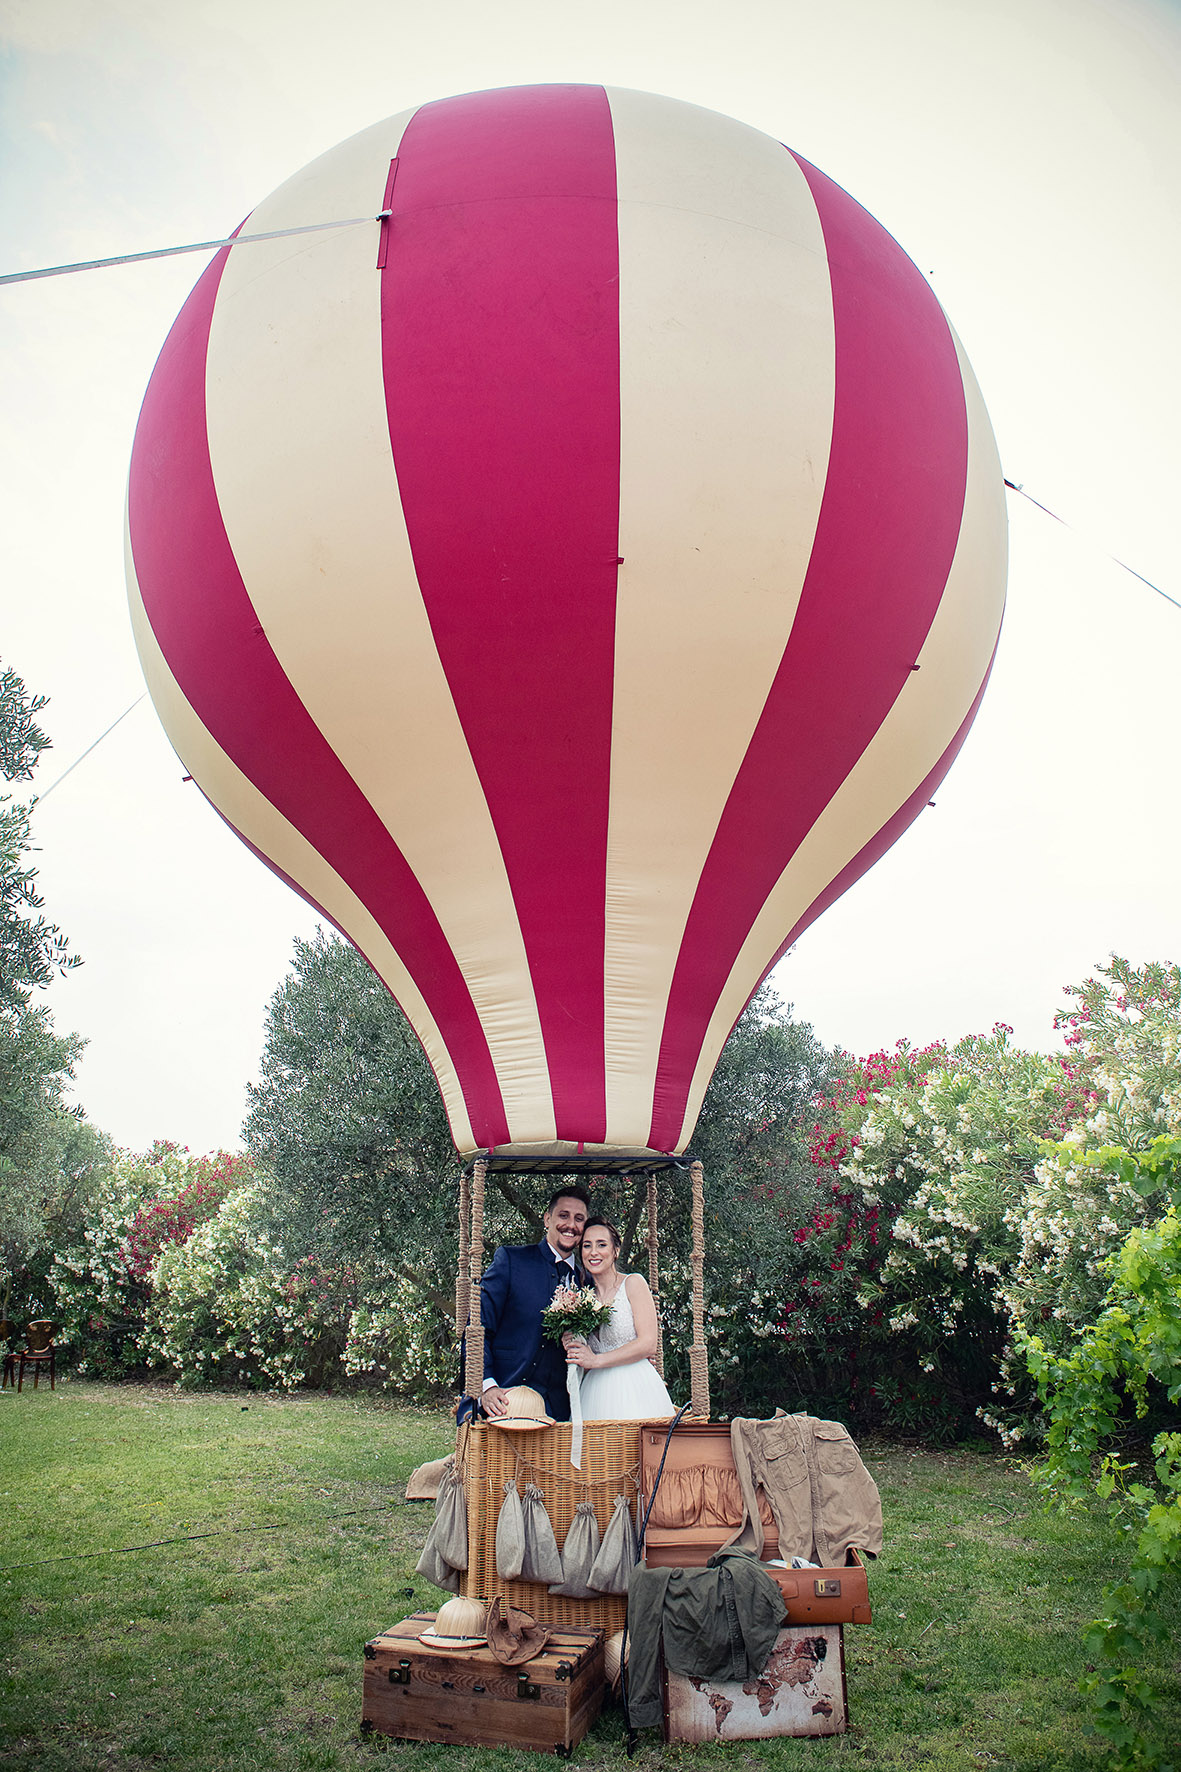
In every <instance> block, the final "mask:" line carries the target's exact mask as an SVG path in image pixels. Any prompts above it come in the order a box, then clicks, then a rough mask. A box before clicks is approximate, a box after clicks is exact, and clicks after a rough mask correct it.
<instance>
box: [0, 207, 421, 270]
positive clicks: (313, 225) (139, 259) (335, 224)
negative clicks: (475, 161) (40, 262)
mask: <svg viewBox="0 0 1181 1772" xmlns="http://www.w3.org/2000/svg"><path fill="white" fill-rule="evenodd" d="M389 214H390V212H389V210H388V209H383V210H381V211H380V212H379V213H378V214H377V215H354V216H350V217H349V219H348V220H347V221H330V222H307V223H305V224H304V226H303V227H299V228H274V229H272V231H271V232H270V233H269V234H230V235H229V236H228V238H226V239H225V240H195V241H193V243H192V244H191V245H190V246H158V247H156V248H155V250H154V251H152V252H121V253H120V254H119V256H118V257H117V258H87V259H83V260H82V261H81V262H80V263H79V264H76V265H46V266H45V268H44V269H43V270H40V271H7V272H5V274H4V275H3V276H2V277H0V283H35V282H37V281H38V279H39V278H41V277H68V276H69V275H70V274H71V273H72V272H73V271H106V270H109V269H110V267H111V266H112V265H138V264H142V263H143V262H144V260H145V259H149V258H177V257H179V255H180V254H181V253H184V252H213V251H215V250H216V249H217V248H220V247H222V246H253V245H254V243H255V241H256V240H287V239H289V238H290V237H291V236H292V235H293V234H321V233H323V232H324V230H325V229H326V228H359V227H362V226H364V224H365V223H366V222H375V221H388V220H389Z"/></svg>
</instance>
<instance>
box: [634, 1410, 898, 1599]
mask: <svg viewBox="0 0 1181 1772" xmlns="http://www.w3.org/2000/svg"><path fill="white" fill-rule="evenodd" d="M667 1433H668V1428H667V1424H658V1423H655V1422H653V1423H647V1422H646V1423H645V1424H644V1427H643V1430H642V1432H641V1434H640V1510H641V1512H640V1517H641V1518H643V1514H644V1511H645V1510H646V1509H647V1506H648V1502H649V1500H650V1499H651V1495H652V1488H653V1484H654V1483H655V1481H656V1475H657V1471H658V1470H659V1468H660V1461H661V1458H662V1457H663V1456H664V1446H665V1440H666V1437H667ZM698 1477H700V1479H701V1482H700V1495H701V1514H700V1515H699V1517H698V1518H697V1519H696V1520H694V1521H692V1523H690V1524H688V1525H677V1524H673V1523H672V1522H673V1521H674V1520H676V1519H680V1518H683V1517H684V1515H685V1513H686V1511H687V1510H688V1508H689V1506H690V1497H691V1496H692V1495H693V1494H694V1493H695V1492H696V1490H697V1487H698V1484H697V1479H698ZM761 1511H762V1515H763V1534H764V1546H763V1562H764V1564H765V1565H766V1566H767V1573H768V1575H771V1576H773V1577H774V1579H775V1580H776V1581H777V1582H778V1583H779V1587H780V1590H781V1592H782V1594H783V1597H784V1600H785V1602H786V1604H787V1616H788V1622H789V1623H791V1624H868V1623H869V1622H870V1620H871V1617H872V1613H871V1610H870V1604H869V1580H868V1576H867V1572H866V1568H865V1563H864V1561H863V1559H862V1557H861V1555H860V1553H859V1552H858V1551H856V1550H854V1549H852V1548H850V1549H849V1550H848V1551H847V1552H846V1553H845V1563H844V1564H843V1565H842V1566H841V1567H839V1568H833V1569H781V1568H775V1567H774V1563H775V1559H776V1558H777V1557H778V1555H779V1534H778V1532H777V1531H776V1528H775V1523H774V1521H773V1519H772V1518H771V1511H770V1508H769V1507H768V1506H767V1505H766V1503H765V1501H764V1504H763V1507H762V1510H761ZM702 1516H704V1517H702ZM741 1521H742V1497H741V1491H740V1490H739V1487H738V1473H737V1471H736V1470H735V1469H734V1457H733V1454H732V1452H731V1450H730V1429H729V1427H728V1426H727V1425H726V1424H725V1423H724V1422H709V1423H705V1424H698V1423H693V1424H692V1425H690V1426H681V1427H678V1428H677V1429H676V1430H675V1432H674V1433H673V1436H672V1440H671V1442H670V1443H669V1447H668V1456H667V1458H665V1461H664V1472H663V1475H662V1476H661V1479H660V1488H659V1491H658V1493H657V1497H656V1506H655V1507H654V1508H653V1510H652V1513H651V1515H650V1516H649V1520H648V1529H647V1532H646V1533H645V1535H644V1561H645V1563H647V1564H648V1566H649V1567H650V1568H655V1569H665V1568H675V1569H698V1568H701V1567H702V1566H703V1565H704V1564H706V1563H708V1562H709V1559H710V1558H711V1557H712V1556H713V1554H714V1552H715V1551H717V1550H720V1549H721V1547H722V1545H723V1544H724V1543H725V1541H726V1539H727V1538H729V1537H730V1536H731V1535H732V1534H733V1533H734V1531H735V1530H736V1529H737V1527H738V1526H739V1525H740V1524H741Z"/></svg>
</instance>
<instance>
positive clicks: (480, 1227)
mask: <svg viewBox="0 0 1181 1772" xmlns="http://www.w3.org/2000/svg"><path fill="white" fill-rule="evenodd" d="M487 1173H488V1159H487V1158H486V1157H477V1158H476V1160H475V1163H474V1164H473V1165H472V1244H471V1255H470V1266H469V1270H468V1271H469V1273H470V1275H471V1278H470V1282H469V1285H468V1313H467V1360H466V1362H465V1368H464V1389H465V1390H466V1392H467V1394H468V1396H469V1397H476V1398H477V1399H478V1398H479V1397H481V1396H482V1395H483V1394H484V1324H483V1320H482V1318H481V1316H480V1277H481V1275H482V1274H483V1272H484V1177H485V1176H486V1175H487Z"/></svg>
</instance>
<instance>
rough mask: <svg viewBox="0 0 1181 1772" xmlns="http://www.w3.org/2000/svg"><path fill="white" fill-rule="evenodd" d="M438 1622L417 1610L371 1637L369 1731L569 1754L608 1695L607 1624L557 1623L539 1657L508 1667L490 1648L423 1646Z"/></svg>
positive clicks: (365, 1723)
mask: <svg viewBox="0 0 1181 1772" xmlns="http://www.w3.org/2000/svg"><path fill="white" fill-rule="evenodd" d="M434 1620H435V1614H434V1613H433V1612H416V1613H415V1614H414V1616H413V1617H412V1618H404V1619H403V1620H402V1622H401V1623H400V1624H395V1625H391V1627H390V1629H389V1630H387V1631H382V1632H381V1634H380V1635H379V1636H376V1637H374V1638H372V1639H371V1641H370V1642H368V1643H366V1645H365V1683H364V1696H363V1700H362V1707H361V1728H362V1729H363V1730H365V1731H368V1730H372V1729H376V1730H378V1731H380V1733H381V1734H383V1735H394V1736H398V1737H400V1738H401V1739H402V1740H404V1741H449V1742H454V1743H455V1744H456V1745H458V1746H461V1747H523V1748H528V1749H531V1750H532V1751H534V1752H536V1753H557V1754H561V1755H563V1756H566V1755H568V1754H569V1753H570V1751H571V1749H572V1748H574V1747H576V1746H577V1745H578V1743H579V1742H580V1741H581V1740H582V1738H583V1736H584V1735H585V1734H586V1733H587V1731H588V1729H589V1728H590V1726H591V1724H592V1723H593V1722H594V1720H595V1718H596V1717H597V1716H598V1714H599V1711H600V1709H601V1708H602V1704H603V1698H604V1695H605V1690H606V1688H605V1684H604V1674H603V1633H602V1631H601V1630H597V1629H593V1630H574V1629H570V1630H555V1631H554V1632H553V1633H552V1635H551V1637H550V1639H549V1642H548V1643H547V1644H546V1646H545V1648H544V1649H543V1650H542V1652H541V1654H540V1655H535V1656H534V1658H533V1660H532V1661H525V1662H521V1663H519V1664H518V1665H517V1666H515V1667H506V1666H505V1665H504V1663H503V1662H500V1661H497V1659H496V1657H495V1655H493V1653H492V1651H491V1650H490V1649H488V1648H480V1649H473V1650H469V1651H468V1652H466V1653H464V1654H445V1653H443V1652H442V1651H441V1650H438V1649H427V1648H424V1647H423V1645H422V1644H421V1643H420V1642H419V1641H418V1638H419V1636H420V1634H421V1633H422V1632H423V1631H424V1630H425V1629H426V1628H427V1626H428V1625H429V1624H433V1623H434Z"/></svg>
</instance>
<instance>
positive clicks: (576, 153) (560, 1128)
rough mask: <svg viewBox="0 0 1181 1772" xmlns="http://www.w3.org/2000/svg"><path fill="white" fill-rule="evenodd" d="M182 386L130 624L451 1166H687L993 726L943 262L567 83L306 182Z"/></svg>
mask: <svg viewBox="0 0 1181 1772" xmlns="http://www.w3.org/2000/svg"><path fill="white" fill-rule="evenodd" d="M369 215H372V216H373V217H375V218H377V217H379V218H380V219H375V220H373V221H372V222H368V223H366V224H364V225H359V226H354V227H351V228H343V229H340V230H337V231H322V232H308V233H304V234H302V235H297V236H294V237H284V238H279V239H273V240H270V241H263V242H259V243H251V244H245V243H244V244H242V245H240V246H237V247H234V248H232V249H230V248H226V249H223V250H222V251H221V252H219V253H218V255H217V257H216V258H215V259H214V261H213V262H212V263H211V264H210V266H209V268H208V269H207V270H206V272H205V273H204V275H203V276H202V277H201V279H200V281H199V282H198V283H197V285H196V287H195V288H194V290H193V293H192V295H191V296H190V298H189V300H188V301H187V302H186V304H185V306H184V308H183V310H182V312H181V314H180V316H179V318H178V319H177V321H176V323H175V325H174V327H173V329H172V331H171V333H170V334H169V337H168V340H167V342H166V343H165V345H164V348H163V350H162V352H161V355H160V358H159V361H158V363H157V365H156V368H155V371H154V373H153V375H152V379H151V383H150V385H149V388H148V391H147V395H146V398H145V400H144V405H143V411H142V414H141V417H140V421H139V426H138V430H137V433H136V438H135V446H134V452H133V456H132V461H131V473H130V483H129V494H128V577H129V583H130V595H131V606H132V615H133V622H134V627H135V634H136V639H137V643H138V646H139V650H140V655H141V658H142V661H143V666H144V671H145V674H146V676H147V680H148V684H149V686H150V689H151V693H152V696H153V699H154V701H155V704H156V707H157V709H158V711H159V713H160V717H161V719H162V721H163V723H164V726H165V728H166V730H167V732H168V735H169V737H170V739H171V741H172V743H173V745H174V747H175V749H176V751H177V753H178V754H179V756H180V758H181V759H182V761H183V763H184V766H185V769H186V770H187V771H188V772H189V773H190V774H191V775H192V776H193V777H195V779H196V781H197V782H198V783H199V785H200V787H201V789H202V791H203V792H204V793H205V794H206V796H207V797H208V798H209V800H210V801H211V802H212V803H213V805H214V806H215V807H216V808H217V810H218V812H219V813H220V814H221V815H222V817H223V818H224V819H226V820H227V821H228V823H229V824H230V825H231V826H232V827H233V828H234V829H235V830H236V831H237V832H238V833H239V834H240V835H241V837H242V838H243V839H244V841H246V842H247V843H248V844H249V845H250V846H251V847H252V848H253V849H254V850H255V851H256V852H257V853H258V854H259V855H260V856H261V857H262V858H263V859H264V860H265V861H267V862H268V863H269V865H270V866H271V867H272V868H274V869H275V871H276V872H278V873H279V874H280V875H282V876H283V877H284V878H285V879H287V880H288V881H290V883H291V884H292V885H294V886H295V887H296V889H297V890H298V891H300V892H301V893H303V894H304V896H305V897H306V898H308V899H309V900H310V901H311V902H312V903H313V904H314V905H316V906H317V907H319V909H320V910H321V911H322V912H323V914H324V915H325V916H326V917H327V918H329V919H330V920H331V921H332V922H333V923H334V924H335V925H336V926H337V927H338V928H340V929H341V930H342V931H344V932H345V934H346V935H347V936H348V937H349V938H350V939H351V940H352V941H353V942H354V943H355V944H356V946H357V947H358V948H359V949H360V950H361V952H362V953H363V954H364V955H365V956H366V957H367V959H368V960H369V962H370V963H371V964H372V965H373V967H374V968H375V969H376V971H377V972H378V973H379V974H380V976H381V977H382V979H384V981H385V983H386V984H387V985H388V986H389V988H390V990H391V991H392V992H393V994H394V996H395V997H396V998H397V999H398V1001H399V1003H400V1004H401V1005H402V1007H403V1009H404V1010H405V1011H406V1013H407V1015H408V1016H409V1018H410V1021H411V1022H412V1024H413V1026H414V1027H415V1029H416V1030H417V1033H418V1035H419V1037H420V1039H421V1040H422V1043H423V1046H424V1048H425V1050H426V1053H427V1055H428V1058H429V1060H430V1062H431V1065H432V1066H433V1068H434V1071H435V1074H436V1076H437V1077H438V1079H439V1083H440V1087H441V1089H442V1092H443V1097H444V1100H445V1103H446V1107H447V1112H448V1115H449V1117H450V1124H451V1128H452V1132H453V1136H454V1139H455V1144H456V1147H457V1149H458V1150H459V1152H460V1153H462V1154H465V1155H468V1154H471V1153H475V1152H494V1153H496V1154H498V1155H500V1156H509V1157H512V1156H517V1157H521V1158H526V1157H528V1156H530V1155H535V1156H539V1157H552V1158H561V1157H564V1156H567V1155H573V1154H575V1153H582V1154H583V1155H584V1156H587V1157H600V1156H601V1157H605V1156H607V1155H611V1154H614V1155H622V1156H623V1157H628V1158H631V1157H634V1158H637V1159H638V1158H642V1157H644V1156H653V1155H656V1154H669V1153H671V1154H676V1153H680V1152H683V1151H684V1150H685V1148H686V1146H687V1143H688V1140H689V1138H690V1136H691V1134H692V1130H693V1126H694V1122H695V1120H696V1116H697V1113H698V1109H699V1107H700V1103H701V1099H702V1095H703V1093H704V1091H705V1087H706V1084H707V1082H708V1080H709V1077H710V1074H711V1071H712V1069H713V1066H714V1062H715V1060H716V1057H717V1054H718V1052H719V1051H720V1049H721V1046H722V1044H723V1042H724V1041H725V1039H726V1036H727V1034H728V1033H729V1031H730V1029H731V1027H732V1025H733V1023H734V1021H735V1020H736V1018H737V1017H738V1015H739V1014H740V1013H741V1011H742V1009H743V1007H744V1005H745V1004H746V1002H747V1001H748V1000H749V998H750V996H751V995H752V993H753V992H754V990H755V989H756V988H757V986H758V985H759V983H760V981H761V980H762V979H763V978H764V977H765V976H766V974H767V972H768V971H769V970H770V968H771V967H772V966H773V965H774V963H775V961H776V960H777V959H778V958H779V957H780V955H781V954H782V953H783V952H784V951H785V950H786V948H787V946H788V945H789V944H790V943H791V942H792V941H794V940H795V939H796V937H797V936H798V935H799V934H800V932H801V931H802V930H803V929H804V928H805V927H806V926H807V925H808V924H809V923H810V922H811V921H812V920H813V919H814V918H815V917H816V916H818V915H819V914H820V912H821V911H822V910H823V909H824V908H825V906H826V905H828V904H830V903H831V902H832V900H833V899H834V898H836V897H837V896H838V895H839V894H840V893H841V892H843V891H844V890H845V889H846V887H848V886H849V885H850V884H851V883H852V882H853V881H854V880H855V879H856V878H857V877H858V876H859V875H860V874H861V873H862V872H863V871H864V870H865V869H866V868H867V867H869V866H870V865H871V864H872V863H873V862H874V861H875V860H876V859H877V857H878V856H880V855H881V854H882V853H883V851H884V850H885V849H886V848H887V847H888V846H889V845H890V844H891V843H892V842H893V841H894V839H895V838H896V837H897V836H898V835H899V834H900V833H901V831H902V830H903V829H904V828H905V827H906V826H907V825H908V824H909V823H910V822H911V820H912V819H913V818H915V817H916V816H917V813H918V811H919V810H920V809H921V808H922V807H923V806H925V805H926V803H927V801H928V800H929V798H930V796H931V793H932V791H933V789H934V787H935V785H936V784H937V783H938V782H939V781H940V779H941V778H942V776H943V775H944V773H945V772H946V770H947V769H948V768H949V767H950V765H951V763H952V760H953V759H954V757H955V755H956V753H957V751H958V750H959V748H960V745H961V744H962V742H963V740H964V737H965V735H966V733H967V730H968V727H969V725H970V724H971V721H972V718H973V716H974V714H975V712H976V708H977V706H978V704H979V701H980V697H981V695H982V693H983V689H984V685H985V682H986V680H987V676H988V672H989V668H990V663H991V660H992V657H993V653H994V649H995V646H996V641H997V635H998V632H999V627H1000V621H1001V614H1002V607H1003V599H1004V578H1005V553H1006V540H1005V535H1006V531H1005V514H1004V505H1003V490H1002V477H1001V472H1000V468H999V464H998V461H997V455H996V450H995V445H994V442H993V438H992V433H991V430H990V427H989V423H988V418H987V415H986V413H985V410H984V406H983V404H982V401H981V397H980V394H979V391H978V389H977V386H976V382H975V380H974V378H973V375H972V372H971V369H970V367H969V365H968V363H967V361H966V359H965V357H964V354H963V351H962V350H961V348H960V345H959V343H958V341H957V339H956V337H955V334H954V332H953V331H952V329H951V327H950V325H949V323H948V321H947V319H946V318H945V316H944V314H943V312H942V310H941V308H940V306H939V304H938V302H937V301H936V299H935V297H934V295H933V294H932V292H931V289H930V287H929V286H928V284H927V282H926V280H925V279H924V278H923V277H922V276H921V275H920V274H919V272H918V271H917V270H916V269H915V267H914V266H913V264H912V263H911V262H910V260H909V259H908V258H907V257H906V255H905V254H904V253H903V251H902V250H901V248H900V247H899V246H898V245H897V244H896V243H895V241H894V240H893V239H892V238H891V237H890V236H889V235H888V234H887V233H886V232H885V231H884V230H883V229H882V227H881V226H880V225H879V224H878V223H877V222H875V221H874V220H873V218H872V217H871V216H869V215H868V214H867V213H866V212H865V211H864V210H863V209H861V208H860V207H859V206H858V204H857V203H856V202H854V201H853V199H852V198H851V197H850V196H848V195H847V194H846V193H845V192H844V191H843V190H841V189H840V188H839V187H838V186H837V185H835V184H834V183H833V182H832V181H831V180H830V179H828V178H827V177H826V176H825V175H824V174H823V173H822V172H819V171H818V170H817V169H816V168H815V167H814V166H811V165H810V164H809V163H808V162H807V161H806V160H804V159H802V158H801V157H800V156H799V155H798V154H796V153H793V152H791V151H790V150H788V149H787V148H784V147H783V146H781V145H780V144H779V143H778V142H776V141H774V140H772V139H771V138H770V137H768V136H766V135H764V134H762V133H761V132H759V131H758V130H756V129H752V128H749V127H747V126H746V125H744V124H742V123H739V122H736V121H733V120H732V119H730V118H727V117H723V116H719V115H716V114H714V113H712V112H709V111H706V110H702V109H699V108H697V107H695V106H692V105H687V104H683V103H680V102H677V101H674V100H671V99H667V98H660V97H653V96H651V95H648V94H643V93H637V92H630V91H622V90H616V89H604V88H600V87H590V86H569V85H553V86H539V87H523V88H513V89H506V90H502V91H494V92H482V93H473V94H468V95H465V96H462V97H457V98H448V99H444V100H441V101H439V102H437V103H431V104H425V105H423V106H421V107H420V108H418V109H416V110H413V111H408V112H405V113H404V114H402V115H400V116H397V117H393V118H391V119H389V120H388V121H386V122H383V123H379V124H376V125H375V126H374V127H372V128H370V129H367V130H365V131H363V132H362V133H361V134H359V135H357V136H354V137H353V138H352V139H351V140H349V141H347V142H344V143H343V144H342V145H340V146H339V147H336V148H333V149H332V150H331V151H330V152H329V153H326V154H324V155H323V156H322V157H321V158H320V159H318V160H316V161H314V162H313V163H312V164H311V165H310V166H307V167H305V168H304V170H303V171H301V172H298V173H297V174H296V175H295V176H294V177H293V178H291V179H290V180H288V182H287V183H286V184H284V185H282V186H280V188H279V189H278V190H277V191H276V192H275V193H274V194H273V195H272V196H271V197H269V198H267V199H266V201H265V202H263V203H262V204H260V205H259V206H258V208H257V209H255V210H254V211H253V212H252V214H251V215H250V216H249V218H248V220H247V221H246V222H245V223H244V224H243V227H242V230H241V231H242V232H243V233H244V234H247V235H253V234H260V233H268V232H278V231H280V230H291V229H298V228H301V227H307V228H310V227H312V225H313V224H320V223H326V222H332V221H335V220H338V219H342V218H349V217H357V216H369Z"/></svg>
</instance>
